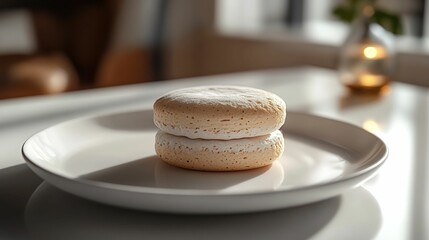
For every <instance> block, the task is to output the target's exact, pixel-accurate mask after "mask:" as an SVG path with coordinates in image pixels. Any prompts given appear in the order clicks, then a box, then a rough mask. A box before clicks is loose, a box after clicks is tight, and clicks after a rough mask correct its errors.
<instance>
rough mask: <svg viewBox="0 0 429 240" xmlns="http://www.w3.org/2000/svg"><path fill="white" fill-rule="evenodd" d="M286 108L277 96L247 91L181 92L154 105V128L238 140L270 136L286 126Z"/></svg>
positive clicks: (215, 88) (206, 89)
mask: <svg viewBox="0 0 429 240" xmlns="http://www.w3.org/2000/svg"><path fill="white" fill-rule="evenodd" d="M285 118H286V104H285V102H284V101H283V100H282V99H281V98H280V97H278V96H277V95H275V94H272V93H269V92H266V91H263V90H260V89H255V88H248V87H235V86H208V87H195V88H186V89H179V90H176V91H173V92H170V93H168V94H166V95H164V96H162V97H161V98H159V99H158V100H157V101H156V102H155V104H154V123H155V125H156V126H157V127H158V128H159V129H161V130H163V131H165V132H168V133H170V134H173V135H177V136H186V137H188V138H193V139H195V138H201V139H223V140H229V139H238V138H246V137H255V136H261V135H266V134H269V133H271V132H273V131H275V130H277V129H279V128H280V127H281V126H282V125H283V124H284V122H285Z"/></svg>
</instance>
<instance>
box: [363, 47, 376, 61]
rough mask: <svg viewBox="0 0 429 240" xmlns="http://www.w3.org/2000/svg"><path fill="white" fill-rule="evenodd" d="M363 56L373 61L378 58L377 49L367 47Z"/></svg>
mask: <svg viewBox="0 0 429 240" xmlns="http://www.w3.org/2000/svg"><path fill="white" fill-rule="evenodd" d="M363 54H364V55H365V57H366V58H369V59H373V58H375V57H377V48H375V47H366V48H364V49H363Z"/></svg>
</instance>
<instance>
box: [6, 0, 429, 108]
mask: <svg viewBox="0 0 429 240" xmlns="http://www.w3.org/2000/svg"><path fill="white" fill-rule="evenodd" d="M356 1H357V0H343V1H342V0H175V1H171V0H62V1H55V0H0V99H7V98H16V97H24V96H33V95H42V94H58V93H63V92H67V91H78V90H83V89H90V88H98V87H108V86H116V85H124V84H133V83H141V82H149V81H163V80H170V79H177V78H186V77H194V76H203V75H212V74H222V73H231V72H240V71H249V70H259V69H269V68H285V67H293V66H301V65H313V66H319V67H325V68H332V69H336V68H337V65H338V51H339V49H340V46H341V44H342V42H343V41H344V38H345V37H346V35H347V34H348V31H349V29H350V24H349V23H347V22H343V21H340V19H339V18H338V14H335V9H337V8H338V6H342V5H344V4H346V3H347V2H349V3H350V2H356ZM376 4H377V6H379V7H380V8H381V9H383V10H385V11H386V12H388V13H390V14H393V15H394V16H397V17H398V18H399V19H400V21H401V24H402V30H403V31H402V32H401V33H400V35H397V36H396V37H395V43H396V50H397V53H398V57H397V59H396V62H395V64H396V67H395V73H394V79H393V80H395V81H402V82H409V83H414V84H419V85H429V80H426V76H429V42H428V41H427V36H429V13H428V11H426V9H427V8H428V7H429V6H428V5H429V4H426V0H379V1H377V3H376Z"/></svg>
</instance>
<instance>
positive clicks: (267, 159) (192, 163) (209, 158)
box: [155, 131, 284, 171]
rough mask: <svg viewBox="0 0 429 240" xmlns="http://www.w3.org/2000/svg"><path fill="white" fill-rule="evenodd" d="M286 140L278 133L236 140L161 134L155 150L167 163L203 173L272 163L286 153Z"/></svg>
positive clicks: (246, 168)
mask: <svg viewBox="0 0 429 240" xmlns="http://www.w3.org/2000/svg"><path fill="white" fill-rule="evenodd" d="M283 149H284V139H283V136H282V134H281V132H280V131H276V132H275V134H271V135H267V136H262V137H254V138H246V139H236V140H228V141H222V140H203V139H188V138H186V137H178V136H173V135H170V134H168V133H164V132H161V131H160V132H158V134H157V138H156V142H155V150H156V153H157V155H158V157H159V158H160V159H162V160H163V161H164V162H166V163H168V164H170V165H173V166H176V167H181V168H186V169H193V170H201V171H239V170H248V169H254V168H260V167H264V166H267V165H270V164H272V163H273V162H274V161H275V160H277V159H278V158H279V157H280V156H281V155H282V153H283Z"/></svg>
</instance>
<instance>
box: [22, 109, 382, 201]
mask: <svg viewBox="0 0 429 240" xmlns="http://www.w3.org/2000/svg"><path fill="white" fill-rule="evenodd" d="M135 111H147V112H152V109H135V110H127V111H117V112H111V113H107V114H100V115H91V116H86V117H80V118H75V119H71V120H68V121H64V122H60V123H57V124H54V125H52V126H50V127H47V128H45V129H43V130H40V131H38V132H36V133H34V134H33V135H31V136H30V137H29V138H28V139H27V140H25V142H24V143H23V144H22V147H21V154H22V156H23V158H24V160H25V161H26V163H27V164H29V165H32V166H33V167H36V168H38V169H39V170H40V171H42V172H45V173H48V174H51V175H54V176H55V177H57V178H62V179H65V180H67V181H71V182H75V183H79V184H84V185H86V186H89V187H97V188H102V189H108V190H113V191H122V192H123V191H125V192H133V193H140V194H143V193H144V194H155V195H170V196H198V197H218V196H228V197H234V196H240V197H241V196H256V195H266V194H284V193H295V192H301V191H310V190H312V189H318V188H323V187H327V186H329V185H332V184H340V183H343V182H347V181H350V180H353V179H355V178H358V177H360V176H362V175H364V174H365V173H368V172H371V171H372V170H378V168H379V167H380V166H381V165H382V164H383V163H384V162H385V161H386V159H387V157H388V155H389V149H388V147H387V145H386V144H385V143H384V141H383V140H382V139H380V138H379V137H378V136H376V135H374V134H373V133H371V132H368V131H366V130H365V129H363V128H361V127H359V126H357V125H355V124H351V123H348V122H344V121H341V120H336V119H332V118H328V117H324V116H319V115H315V114H312V113H306V112H300V111H288V113H287V114H288V115H289V114H292V115H301V116H305V117H310V118H317V119H322V120H324V121H330V122H334V123H335V124H342V125H345V126H347V127H349V128H354V129H357V130H360V131H365V133H366V134H368V135H370V136H371V137H373V138H375V139H376V140H377V141H378V142H379V143H381V146H380V147H379V148H378V149H377V152H375V153H373V154H372V155H371V159H372V158H374V156H378V155H381V156H380V158H379V159H378V160H374V159H373V161H375V162H374V163H373V164H371V165H370V166H368V167H366V168H363V169H360V170H358V171H355V172H353V173H351V174H349V175H347V176H345V177H340V178H338V179H335V180H328V181H321V182H318V183H315V184H310V185H306V186H298V187H293V188H287V189H282V188H278V189H274V190H260V191H248V192H214V191H212V190H198V189H173V188H157V187H145V186H130V185H121V184H115V183H107V182H101V181H95V180H88V179H82V178H69V177H67V176H63V175H61V174H58V173H55V172H52V171H49V170H48V169H45V168H44V167H42V166H40V165H39V164H37V163H36V162H34V161H33V160H31V159H30V158H29V157H28V156H27V155H26V153H25V146H26V144H27V143H28V142H29V141H30V140H31V139H32V138H34V137H35V136H36V135H38V134H40V133H42V132H44V131H47V130H48V129H51V128H55V127H58V126H60V125H65V124H70V123H73V122H79V121H84V120H90V119H93V118H96V117H108V116H111V115H114V114H124V113H129V112H135ZM282 128H283V126H282ZM380 151H381V153H380ZM37 175H39V174H37ZM39 176H40V175H39ZM40 177H42V176H40ZM42 178H43V177H42ZM43 179H44V180H45V181H47V182H49V183H51V182H50V181H49V180H47V179H45V178H43Z"/></svg>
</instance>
